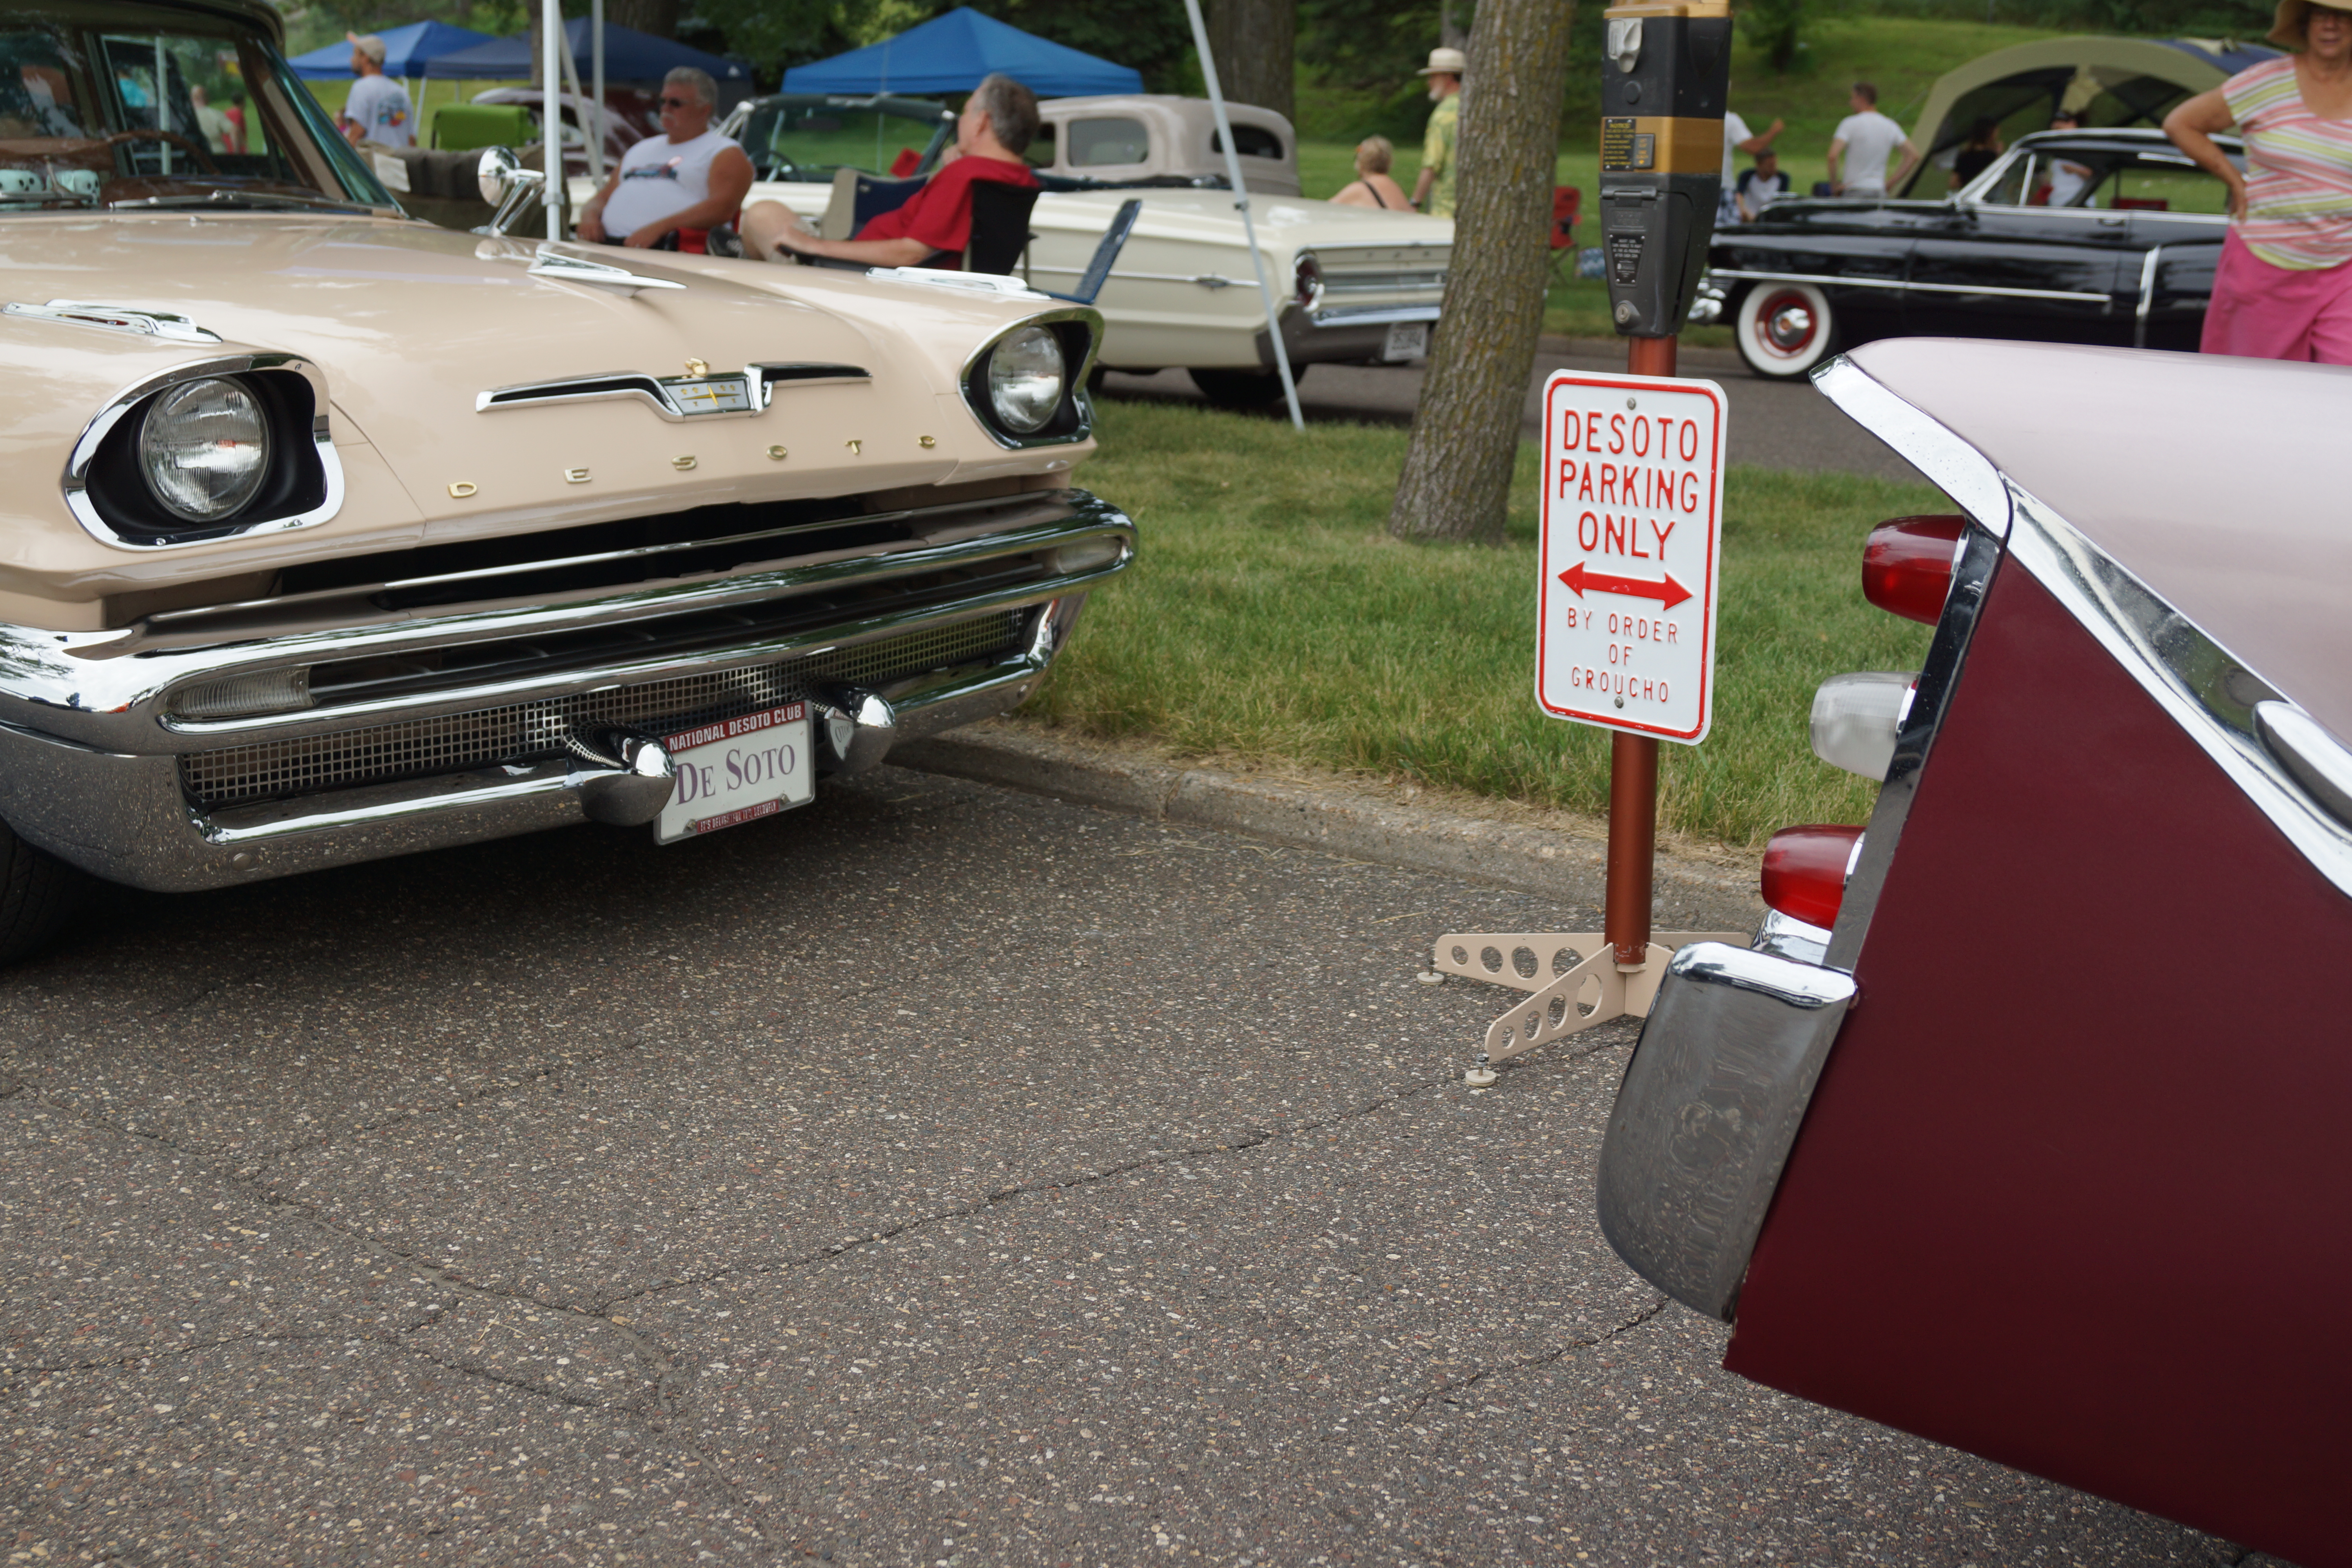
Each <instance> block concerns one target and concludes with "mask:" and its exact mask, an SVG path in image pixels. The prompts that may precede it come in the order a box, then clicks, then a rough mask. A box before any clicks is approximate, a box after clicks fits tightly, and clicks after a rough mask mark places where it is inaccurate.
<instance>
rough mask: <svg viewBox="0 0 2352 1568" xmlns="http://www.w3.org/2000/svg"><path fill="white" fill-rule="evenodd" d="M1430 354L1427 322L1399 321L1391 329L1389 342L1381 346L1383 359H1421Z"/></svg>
mask: <svg viewBox="0 0 2352 1568" xmlns="http://www.w3.org/2000/svg"><path fill="white" fill-rule="evenodd" d="M1428 352H1429V323H1428V322H1427V321H1397V322H1394V323H1392V324H1391V326H1390V327H1389V341H1388V342H1385V343H1382V344H1381V358H1382V359H1419V358H1420V357H1421V356H1422V355H1423V354H1425V353H1428Z"/></svg>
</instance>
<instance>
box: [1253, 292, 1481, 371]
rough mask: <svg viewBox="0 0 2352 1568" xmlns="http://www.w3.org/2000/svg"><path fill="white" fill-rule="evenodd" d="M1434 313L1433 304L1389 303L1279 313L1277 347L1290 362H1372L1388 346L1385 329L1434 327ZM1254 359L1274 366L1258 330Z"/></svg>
mask: <svg viewBox="0 0 2352 1568" xmlns="http://www.w3.org/2000/svg"><path fill="white" fill-rule="evenodd" d="M1439 314H1440V310H1439V307H1438V305H1437V304H1436V303H1435V302H1434V301H1430V302H1425V303H1411V304H1393V305H1331V306H1324V307H1321V308H1318V309H1316V310H1298V309H1297V308H1296V307H1292V308H1289V309H1286V310H1284V311H1283V312H1282V346H1283V349H1284V351H1285V352H1286V353H1288V354H1289V356H1290V363H1293V364H1315V363H1360V362H1362V361H1365V360H1377V359H1379V358H1380V357H1381V348H1382V347H1383V346H1384V345H1385V344H1386V343H1387V342H1388V335H1389V329H1390V328H1391V327H1393V326H1401V325H1405V324H1409V323H1413V322H1422V323H1426V324H1427V325H1429V326H1431V327H1434V326H1435V325H1436V322H1437V319H1438V316H1439ZM1257 355H1258V359H1259V361H1260V362H1261V363H1264V364H1265V366H1266V367H1267V368H1268V369H1272V368H1273V366H1274V340H1273V339H1272V338H1270V337H1269V336H1267V335H1266V333H1265V331H1263V330H1261V331H1259V332H1258V334H1257Z"/></svg>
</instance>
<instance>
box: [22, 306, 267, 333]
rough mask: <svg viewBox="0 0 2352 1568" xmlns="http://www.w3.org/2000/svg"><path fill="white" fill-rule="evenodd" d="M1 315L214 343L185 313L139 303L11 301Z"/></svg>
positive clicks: (206, 329) (210, 331) (206, 330)
mask: <svg viewBox="0 0 2352 1568" xmlns="http://www.w3.org/2000/svg"><path fill="white" fill-rule="evenodd" d="M0 314H5V315H10V316H26V317H30V318H31V319H33V320H35V321H61V322H63V323H65V324H66V325H67V326H71V327H96V328H98V329H100V331H109V332H130V333H131V334H133V335H134V336H137V337H143V338H163V339H165V340H167V341H169V342H175V343H216V342H221V341H222V339H221V335H220V334H219V333H218V332H215V331H212V330H211V329H210V328H207V327H200V326H198V325H196V323H195V322H194V321H190V320H188V318H187V317H185V316H178V315H174V314H173V313H172V312H171V311H169V310H147V309H145V308H144V307H142V306H131V305H94V304H90V303H88V302H87V301H84V300H50V301H49V302H48V303H47V304H46V305H25V304H19V303H17V302H16V301H15V300H10V301H9V302H8V303H7V304H5V305H0Z"/></svg>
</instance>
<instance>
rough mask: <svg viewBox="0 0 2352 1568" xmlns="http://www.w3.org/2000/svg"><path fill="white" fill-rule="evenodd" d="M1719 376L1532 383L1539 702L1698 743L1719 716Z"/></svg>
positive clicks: (1616, 726) (1564, 378)
mask: <svg viewBox="0 0 2352 1568" xmlns="http://www.w3.org/2000/svg"><path fill="white" fill-rule="evenodd" d="M1723 414H1724V404H1723V389H1722V388H1721V387H1719V386H1717V385H1716V384H1715V383H1713V382H1711V381H1681V380H1667V379H1663V378H1660V377H1656V376H1646V375H1586V374H1576V373H1574V372H1570V371H1561V372H1559V374H1556V375H1554V376H1553V377H1552V378H1551V379H1550V380H1549V381H1548V382H1546V383H1545V384H1544V438H1543V552H1542V557H1543V582H1542V591H1541V594H1540V595H1539V597H1538V608H1539V612H1540V618H1539V619H1538V622H1537V630H1536V700H1537V701H1538V703H1540V704H1542V706H1543V710H1544V711H1545V712H1547V713H1549V714H1550V715H1551V716H1552V717H1554V718H1555V719H1571V720H1574V721H1577V722H1579V723H1583V724H1601V725H1605V726H1606V727H1608V728H1610V729H1612V730H1630V731H1634V732H1636V733H1639V734H1643V735H1655V736H1656V737H1658V739H1660V740H1662V741H1680V742H1685V744H1691V745H1696V743H1697V742H1700V741H1702V740H1704V739H1706V732H1707V730H1708V728H1709V726H1711V725H1712V724H1713V723H1714V722H1715V703H1714V700H1713V699H1714V687H1715V605H1716V599H1717V576H1718V574H1719V573H1720V570H1721V567H1722V562H1723Z"/></svg>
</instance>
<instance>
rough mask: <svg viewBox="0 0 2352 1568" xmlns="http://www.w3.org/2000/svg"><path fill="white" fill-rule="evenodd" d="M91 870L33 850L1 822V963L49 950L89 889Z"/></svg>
mask: <svg viewBox="0 0 2352 1568" xmlns="http://www.w3.org/2000/svg"><path fill="white" fill-rule="evenodd" d="M89 881H90V879H89V874H88V873H87V872H83V871H79V870H77V869H75V868H73V867H71V866H68V865H67V864H66V863H65V862H64V861H62V860H60V859H58V858H57V857H56V856H54V855H51V854H48V853H47V852H46V851H44V850H39V849H36V848H34V847H32V846H31V845H29V844H27V843H26V842H25V841H24V840H23V839H21V838H19V837H16V833H15V831H14V830H12V829H11V828H10V827H9V826H8V825H7V824H6V823H5V822H0V963H16V962H17V961H18V960H19V959H26V958H30V957H32V956H33V954H35V953H37V952H40V951H41V949H43V948H45V947H47V945H48V944H49V942H50V941H51V940H52V939H53V938H55V937H56V936H57V934H58V931H59V929H60V928H62V927H63V926H64V925H65V923H66V920H67V917H68V916H69V915H71V914H72V913H73V912H74V909H75V907H76V906H77V905H78V904H79V902H80V900H81V897H82V895H83V894H84V893H85V892H86V891H87V890H88V889H89Z"/></svg>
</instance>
